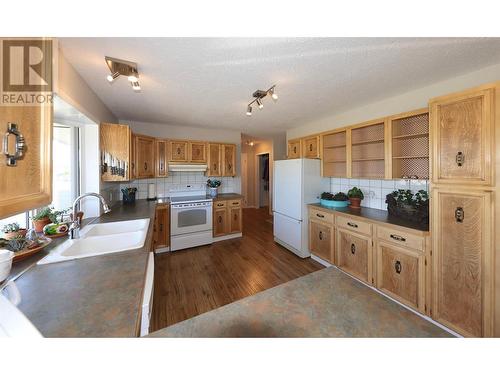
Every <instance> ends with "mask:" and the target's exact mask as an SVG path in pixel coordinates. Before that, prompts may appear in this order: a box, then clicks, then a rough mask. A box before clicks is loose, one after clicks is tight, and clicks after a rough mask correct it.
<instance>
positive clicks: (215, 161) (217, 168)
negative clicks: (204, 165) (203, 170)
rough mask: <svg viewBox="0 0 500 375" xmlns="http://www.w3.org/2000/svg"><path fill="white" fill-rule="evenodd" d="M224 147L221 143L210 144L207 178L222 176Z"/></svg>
mask: <svg viewBox="0 0 500 375" xmlns="http://www.w3.org/2000/svg"><path fill="white" fill-rule="evenodd" d="M221 152H222V145H221V144H219V143H209V144H208V170H207V176H214V177H217V176H222V164H221V156H222V154H221Z"/></svg>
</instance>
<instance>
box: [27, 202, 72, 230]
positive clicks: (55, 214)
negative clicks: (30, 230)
mask: <svg viewBox="0 0 500 375" xmlns="http://www.w3.org/2000/svg"><path fill="white" fill-rule="evenodd" d="M67 211H68V210H61V211H55V210H54V209H53V208H52V207H49V206H47V207H43V208H40V209H39V210H38V211H37V213H36V214H35V216H33V217H32V221H33V227H34V228H35V231H37V232H43V227H44V226H46V225H47V224H50V223H55V224H57V223H59V219H58V218H59V217H62V215H64V214H65V213H66V212H67Z"/></svg>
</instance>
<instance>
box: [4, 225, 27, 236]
mask: <svg viewBox="0 0 500 375" xmlns="http://www.w3.org/2000/svg"><path fill="white" fill-rule="evenodd" d="M2 232H3V234H4V238H5V239H6V240H11V239H13V238H15V237H24V236H26V229H22V228H21V227H20V226H19V224H18V223H10V224H7V225H4V226H3V227H2Z"/></svg>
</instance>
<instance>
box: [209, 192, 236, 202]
mask: <svg viewBox="0 0 500 375" xmlns="http://www.w3.org/2000/svg"><path fill="white" fill-rule="evenodd" d="M242 198H243V195H241V194H235V193H221V194H217V196H216V197H215V198H213V201H214V202H216V201H227V200H230V199H242Z"/></svg>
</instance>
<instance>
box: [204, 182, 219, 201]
mask: <svg viewBox="0 0 500 375" xmlns="http://www.w3.org/2000/svg"><path fill="white" fill-rule="evenodd" d="M220 185H221V182H220V180H208V181H207V186H208V189H209V191H210V196H211V197H212V198H215V197H216V196H217V188H218V187H219V186H220Z"/></svg>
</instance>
